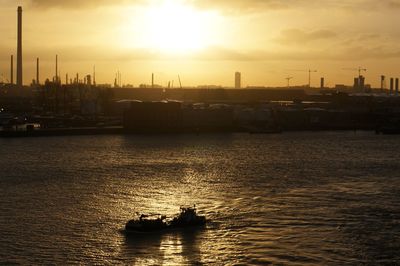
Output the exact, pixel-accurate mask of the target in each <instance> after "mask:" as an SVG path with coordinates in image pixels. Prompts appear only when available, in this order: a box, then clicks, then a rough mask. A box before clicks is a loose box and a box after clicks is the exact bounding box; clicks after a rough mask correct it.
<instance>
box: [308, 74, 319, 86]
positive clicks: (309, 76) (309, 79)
mask: <svg viewBox="0 0 400 266" xmlns="http://www.w3.org/2000/svg"><path fill="white" fill-rule="evenodd" d="M313 72H314V73H316V72H318V71H317V70H311V69H309V70H308V87H309V88H311V73H313Z"/></svg>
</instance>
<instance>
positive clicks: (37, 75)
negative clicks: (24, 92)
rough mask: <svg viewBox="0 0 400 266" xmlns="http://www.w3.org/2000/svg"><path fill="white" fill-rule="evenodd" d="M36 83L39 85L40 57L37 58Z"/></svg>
mask: <svg viewBox="0 0 400 266" xmlns="http://www.w3.org/2000/svg"><path fill="white" fill-rule="evenodd" d="M36 84H37V85H39V84H40V81H39V58H36Z"/></svg>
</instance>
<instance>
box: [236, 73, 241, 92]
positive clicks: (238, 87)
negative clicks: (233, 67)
mask: <svg viewBox="0 0 400 266" xmlns="http://www.w3.org/2000/svg"><path fill="white" fill-rule="evenodd" d="M240 88H242V73H240V72H236V73H235V89H240Z"/></svg>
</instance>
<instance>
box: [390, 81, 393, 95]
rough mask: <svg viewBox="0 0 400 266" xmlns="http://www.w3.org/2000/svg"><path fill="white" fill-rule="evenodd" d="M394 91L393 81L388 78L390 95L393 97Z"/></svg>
mask: <svg viewBox="0 0 400 266" xmlns="http://www.w3.org/2000/svg"><path fill="white" fill-rule="evenodd" d="M393 91H394V79H393V78H390V95H393Z"/></svg>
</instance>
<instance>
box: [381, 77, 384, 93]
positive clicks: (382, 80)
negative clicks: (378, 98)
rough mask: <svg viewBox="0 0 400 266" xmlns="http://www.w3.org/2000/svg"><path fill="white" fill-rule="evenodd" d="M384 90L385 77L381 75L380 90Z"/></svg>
mask: <svg viewBox="0 0 400 266" xmlns="http://www.w3.org/2000/svg"><path fill="white" fill-rule="evenodd" d="M384 88H385V76H384V75H382V76H381V90H382V91H383V89H384Z"/></svg>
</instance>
